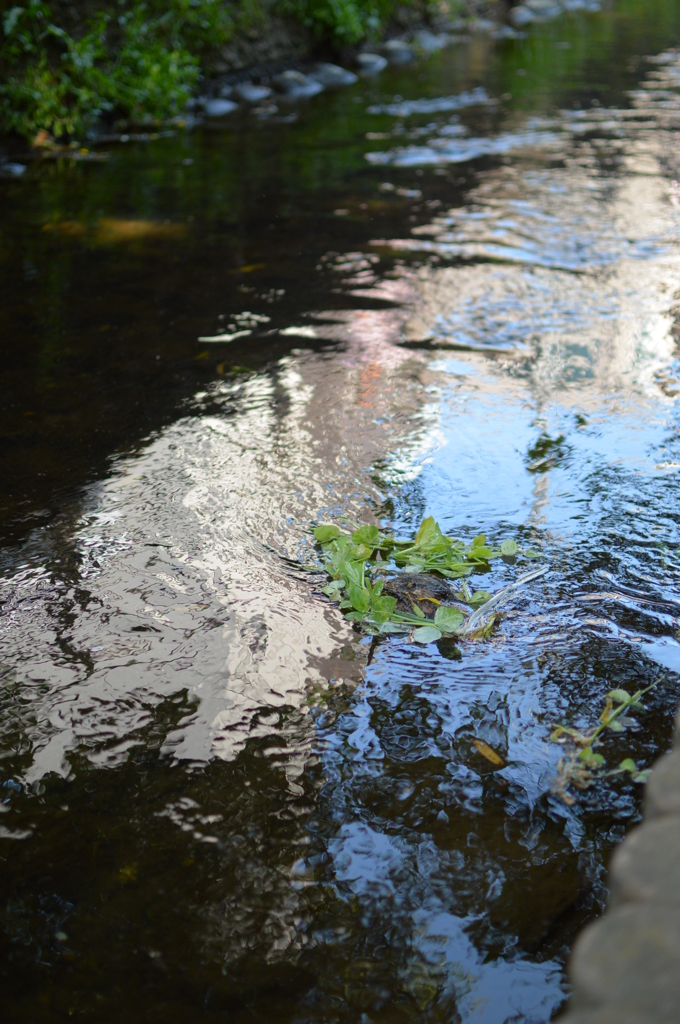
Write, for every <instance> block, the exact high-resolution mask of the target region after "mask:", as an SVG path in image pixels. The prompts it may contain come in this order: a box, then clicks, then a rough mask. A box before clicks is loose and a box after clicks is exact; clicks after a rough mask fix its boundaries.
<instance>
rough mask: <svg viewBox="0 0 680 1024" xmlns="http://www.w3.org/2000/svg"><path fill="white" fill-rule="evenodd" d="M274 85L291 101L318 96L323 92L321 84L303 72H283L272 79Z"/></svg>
mask: <svg viewBox="0 0 680 1024" xmlns="http://www.w3.org/2000/svg"><path fill="white" fill-rule="evenodd" d="M272 85H273V86H274V88H275V89H278V91H279V92H282V93H283V94H284V95H285V96H287V97H288V98H289V99H298V98H300V99H301V98H302V97H304V96H316V94H317V93H319V92H323V85H322V84H321V82H318V81H317V80H316V78H312V77H311V75H303V74H302V72H301V71H283V72H282V73H281V74H280V75H277V76H276V78H273V79H272Z"/></svg>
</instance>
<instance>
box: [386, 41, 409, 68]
mask: <svg viewBox="0 0 680 1024" xmlns="http://www.w3.org/2000/svg"><path fill="white" fill-rule="evenodd" d="M381 49H382V51H383V53H384V54H385V56H386V57H387V59H388V61H389V63H390V64H408V62H409V61H410V60H413V51H412V49H411V47H410V46H409V45H408V43H405V42H404V40H403V39H388V40H387V42H386V43H383V45H382V47H381Z"/></svg>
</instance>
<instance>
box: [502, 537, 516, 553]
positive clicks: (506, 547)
mask: <svg viewBox="0 0 680 1024" xmlns="http://www.w3.org/2000/svg"><path fill="white" fill-rule="evenodd" d="M501 554H502V555H506V556H510V555H516V554H517V541H514V540H504V541H503V543H502V544H501Z"/></svg>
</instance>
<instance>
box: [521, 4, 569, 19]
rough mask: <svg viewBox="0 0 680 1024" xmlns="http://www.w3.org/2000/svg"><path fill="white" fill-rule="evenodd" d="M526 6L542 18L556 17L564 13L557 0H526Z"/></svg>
mask: <svg viewBox="0 0 680 1024" xmlns="http://www.w3.org/2000/svg"><path fill="white" fill-rule="evenodd" d="M524 6H525V7H528V8H529V10H530V11H533V12H534V14H536V15H538V17H540V18H554V17H556V16H557V15H558V14H561V13H562V8H561V7H560V5H559V4H556V3H555V0H524Z"/></svg>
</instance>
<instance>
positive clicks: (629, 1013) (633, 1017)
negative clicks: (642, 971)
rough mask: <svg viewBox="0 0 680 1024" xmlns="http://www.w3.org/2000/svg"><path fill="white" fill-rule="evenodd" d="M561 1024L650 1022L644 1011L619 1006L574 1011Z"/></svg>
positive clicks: (562, 1019) (640, 1023)
mask: <svg viewBox="0 0 680 1024" xmlns="http://www.w3.org/2000/svg"><path fill="white" fill-rule="evenodd" d="M559 1024H650V1020H649V1017H647V1016H646V1015H645V1013H644V1011H640V1010H630V1009H628V1008H626V1007H623V1006H619V1005H618V1004H617V1005H616V1006H607V1007H605V1008H604V1009H602V1010H581V1011H572V1012H571V1013H568V1014H566V1016H564V1017H560V1019H559ZM654 1024H656V1021H655V1022H654Z"/></svg>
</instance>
